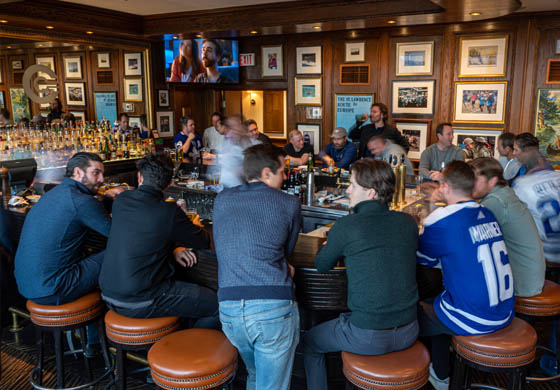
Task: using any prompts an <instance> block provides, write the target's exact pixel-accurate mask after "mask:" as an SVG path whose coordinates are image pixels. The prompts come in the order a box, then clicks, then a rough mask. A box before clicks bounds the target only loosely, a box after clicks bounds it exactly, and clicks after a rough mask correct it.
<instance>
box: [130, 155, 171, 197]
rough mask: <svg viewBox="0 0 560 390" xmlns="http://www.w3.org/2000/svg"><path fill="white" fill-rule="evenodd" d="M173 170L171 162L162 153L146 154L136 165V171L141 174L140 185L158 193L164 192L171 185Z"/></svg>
mask: <svg viewBox="0 0 560 390" xmlns="http://www.w3.org/2000/svg"><path fill="white" fill-rule="evenodd" d="M173 168H174V166H173V161H171V159H170V158H169V157H168V156H166V155H164V154H162V153H152V154H148V155H146V156H144V157H143V158H141V159H140V160H138V162H137V163H136V169H138V171H140V173H141V174H142V178H143V182H142V184H146V185H149V186H152V187H155V188H157V189H158V190H160V191H163V190H165V189H166V188H167V186H169V183H171V179H172V178H173Z"/></svg>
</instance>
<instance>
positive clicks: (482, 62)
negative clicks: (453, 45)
mask: <svg viewBox="0 0 560 390" xmlns="http://www.w3.org/2000/svg"><path fill="white" fill-rule="evenodd" d="M507 52H508V36H507V35H496V36H491V37H490V36H486V37H461V38H460V39H459V77H504V76H505V75H506V66H507Z"/></svg>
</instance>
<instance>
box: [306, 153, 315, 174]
mask: <svg viewBox="0 0 560 390" xmlns="http://www.w3.org/2000/svg"><path fill="white" fill-rule="evenodd" d="M314 169H315V168H314V166H313V153H309V157H308V158H307V171H308V172H313V170H314Z"/></svg>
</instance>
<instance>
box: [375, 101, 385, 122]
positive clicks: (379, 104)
mask: <svg viewBox="0 0 560 390" xmlns="http://www.w3.org/2000/svg"><path fill="white" fill-rule="evenodd" d="M373 107H378V108H379V111H381V113H382V114H383V121H386V120H387V116H388V115H389V110H388V109H387V106H386V105H385V104H383V103H373V104H372V105H371V108H373Z"/></svg>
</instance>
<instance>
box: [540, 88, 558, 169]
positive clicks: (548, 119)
mask: <svg viewBox="0 0 560 390" xmlns="http://www.w3.org/2000/svg"><path fill="white" fill-rule="evenodd" d="M536 100H537V102H536V105H537V106H536V108H535V137H537V138H538V140H539V149H540V152H541V153H542V154H543V155H544V156H545V157H546V159H547V160H548V162H550V164H552V166H553V167H554V168H555V169H558V168H560V146H559V145H560V136H558V133H557V131H556V130H555V127H556V126H557V123H558V121H559V120H560V88H540V89H538V90H537V99H536Z"/></svg>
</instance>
